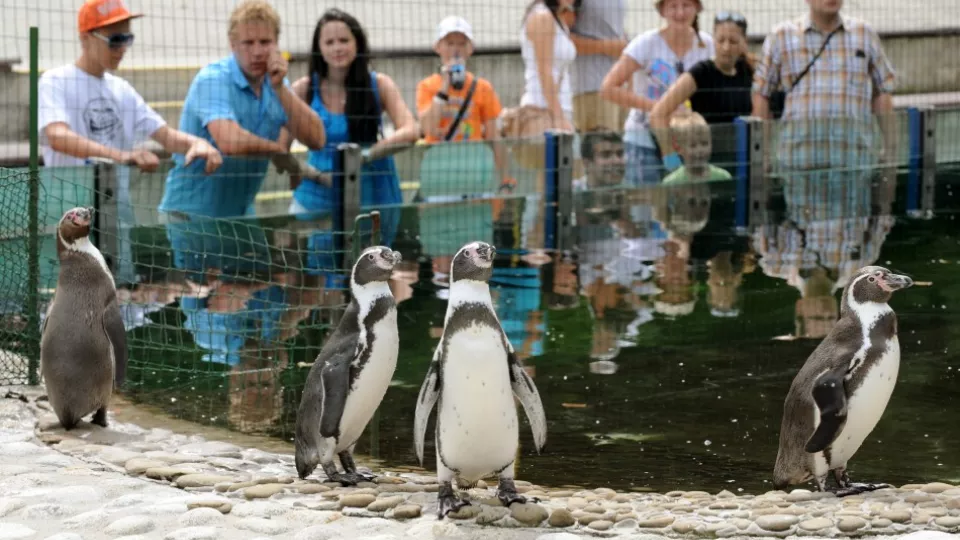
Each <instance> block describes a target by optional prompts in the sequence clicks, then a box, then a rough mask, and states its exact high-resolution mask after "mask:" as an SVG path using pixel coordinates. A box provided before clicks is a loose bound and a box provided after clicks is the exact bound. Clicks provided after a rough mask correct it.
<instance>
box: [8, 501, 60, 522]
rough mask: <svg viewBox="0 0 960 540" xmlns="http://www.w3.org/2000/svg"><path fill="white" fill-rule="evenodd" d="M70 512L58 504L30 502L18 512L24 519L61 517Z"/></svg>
mask: <svg viewBox="0 0 960 540" xmlns="http://www.w3.org/2000/svg"><path fill="white" fill-rule="evenodd" d="M70 513H71V512H70V510H69V509H68V508H66V507H64V506H63V505H60V504H50V503H43V504H31V505H30V506H28V507H26V508H24V509H23V510H22V511H21V512H20V516H21V517H23V518H24V519H40V520H45V519H52V518H61V517H64V516H67V515H69V514H70Z"/></svg>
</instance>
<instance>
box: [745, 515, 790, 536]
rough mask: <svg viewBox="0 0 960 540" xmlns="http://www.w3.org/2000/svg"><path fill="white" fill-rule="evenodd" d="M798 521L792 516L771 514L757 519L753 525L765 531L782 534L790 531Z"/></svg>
mask: <svg viewBox="0 0 960 540" xmlns="http://www.w3.org/2000/svg"><path fill="white" fill-rule="evenodd" d="M798 521H799V519H797V516H794V515H792V514H772V515H768V516H760V517H758V518H757V519H756V520H755V521H754V523H756V524H757V526H758V527H760V528H761V529H763V530H765V531H771V532H782V531H787V530H790V527H793V526H794V525H796V524H797V522H798Z"/></svg>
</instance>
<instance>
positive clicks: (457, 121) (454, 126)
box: [443, 75, 479, 141]
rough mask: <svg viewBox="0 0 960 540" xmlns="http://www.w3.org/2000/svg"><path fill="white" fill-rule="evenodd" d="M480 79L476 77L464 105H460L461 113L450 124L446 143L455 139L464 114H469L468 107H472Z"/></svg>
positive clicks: (445, 138) (464, 99)
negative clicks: (454, 135) (454, 136)
mask: <svg viewBox="0 0 960 540" xmlns="http://www.w3.org/2000/svg"><path fill="white" fill-rule="evenodd" d="M478 79H479V77H477V76H476V75H474V77H473V84H471V85H470V89H469V90H467V96H466V97H465V98H463V104H462V105H460V111H458V112H457V117H456V118H454V119H453V123H452V124H450V129H449V130H447V135H446V136H445V137H444V138H443V140H445V141H449V140H450V139H451V138H453V134H454V133H456V132H457V127H458V126H459V125H460V121H461V120H463V115H464V113H466V112H467V107H469V106H470V100H472V99H473V92H474V91H475V90H476V89H477V80H478Z"/></svg>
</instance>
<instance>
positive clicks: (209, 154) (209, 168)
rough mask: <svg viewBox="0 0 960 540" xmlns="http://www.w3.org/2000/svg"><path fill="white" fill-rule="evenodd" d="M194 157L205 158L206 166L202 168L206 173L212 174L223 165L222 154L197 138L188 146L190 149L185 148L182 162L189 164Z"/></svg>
mask: <svg viewBox="0 0 960 540" xmlns="http://www.w3.org/2000/svg"><path fill="white" fill-rule="evenodd" d="M195 159H205V160H206V161H207V164H206V166H205V167H204V168H203V170H204V172H206V173H207V174H212V173H213V172H214V171H216V170H217V169H219V168H220V165H223V156H222V155H220V152H218V151H217V149H216V148H214V147H213V145H211V144H210V143H208V142H207V141H205V140H203V139H199V140H198V141H197V142H195V143H193V145H192V146H190V149H189V150H187V153H186V155H185V156H184V163H186V164H187V165H189V164H190V163H192V162H193V160H195Z"/></svg>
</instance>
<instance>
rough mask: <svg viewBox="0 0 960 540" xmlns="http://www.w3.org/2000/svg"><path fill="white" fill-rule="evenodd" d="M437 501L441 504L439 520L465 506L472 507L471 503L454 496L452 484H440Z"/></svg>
mask: <svg viewBox="0 0 960 540" xmlns="http://www.w3.org/2000/svg"><path fill="white" fill-rule="evenodd" d="M437 501H438V502H439V503H440V508H439V509H437V518H438V519H443V518H444V516H446V515H447V514H449V513H450V512H456V511H457V510H459V509H461V508H463V507H464V506H470V501H465V500H462V499H458V498H457V496H456V495H454V493H453V485H452V484H451V483H450V482H444V483H442V484H440V489H439V490H437Z"/></svg>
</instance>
